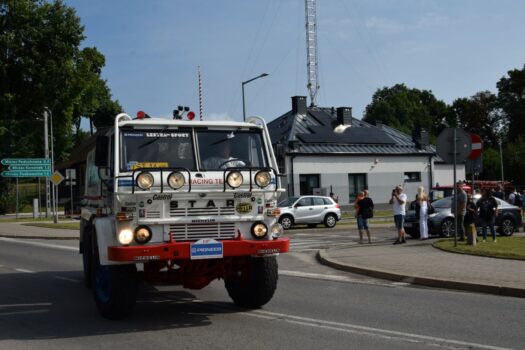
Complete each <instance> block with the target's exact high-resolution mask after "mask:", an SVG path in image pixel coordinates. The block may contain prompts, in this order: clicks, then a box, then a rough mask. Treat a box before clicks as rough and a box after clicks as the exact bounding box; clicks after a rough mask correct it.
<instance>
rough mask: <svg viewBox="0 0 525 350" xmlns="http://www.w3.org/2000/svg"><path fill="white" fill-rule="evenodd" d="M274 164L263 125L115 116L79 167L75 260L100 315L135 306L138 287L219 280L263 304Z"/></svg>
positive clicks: (258, 121) (267, 291) (277, 247)
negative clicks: (82, 183)
mask: <svg viewBox="0 0 525 350" xmlns="http://www.w3.org/2000/svg"><path fill="white" fill-rule="evenodd" d="M283 191H284V190H283V189H282V188H281V183H280V177H279V173H278V167H277V163H276V160H275V156H274V154H273V150H272V147H271V141H270V138H269V134H268V130H267V128H266V124H265V122H264V120H263V119H262V118H260V117H251V118H249V119H248V120H247V122H211V121H210V122H203V121H183V120H169V119H160V118H139V119H132V118H131V117H130V116H128V115H127V114H119V115H118V116H117V117H116V119H115V124H114V127H113V128H111V129H109V130H108V131H107V132H106V133H105V134H104V135H101V136H99V137H98V138H97V142H96V147H95V149H93V150H91V152H89V153H88V156H87V160H86V188H85V203H84V204H85V205H84V207H83V208H82V214H81V216H82V220H81V228H80V253H81V254H82V256H83V265H84V276H85V282H86V285H87V286H88V287H91V288H93V292H94V297H95V301H96V304H97V306H98V309H99V311H100V312H101V314H102V315H103V316H104V317H107V318H111V319H117V318H123V317H126V316H127V315H129V314H130V313H131V311H132V309H133V307H134V305H135V295H136V288H137V281H138V280H143V281H146V282H150V283H152V284H157V283H168V284H174V285H182V286H184V287H186V288H192V289H200V288H203V287H205V286H206V285H207V284H209V283H210V282H211V281H212V280H214V279H224V281H225V286H226V289H227V291H228V293H229V295H230V297H231V298H232V299H233V301H234V302H235V303H236V304H238V305H240V306H243V307H254V308H255V307H260V306H261V305H263V304H265V303H267V302H268V301H269V300H270V299H271V298H272V296H273V293H274V291H275V289H276V285H277V260H276V256H277V255H278V254H280V253H285V252H287V251H288V250H289V240H288V239H287V238H283V237H281V235H282V233H283V229H282V227H281V225H280V224H279V223H278V221H277V219H278V217H279V214H280V213H279V209H278V208H277V198H278V197H279V195H280V194H281V192H283Z"/></svg>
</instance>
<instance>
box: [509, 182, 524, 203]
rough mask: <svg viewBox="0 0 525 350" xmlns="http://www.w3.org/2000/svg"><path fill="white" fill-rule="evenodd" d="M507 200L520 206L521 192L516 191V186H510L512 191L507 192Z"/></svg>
mask: <svg viewBox="0 0 525 350" xmlns="http://www.w3.org/2000/svg"><path fill="white" fill-rule="evenodd" d="M508 202H509V203H510V204H512V205H515V206H517V207H520V208H521V206H522V205H523V198H522V197H521V194H520V193H519V192H518V191H516V187H512V191H511V192H510V194H509V200H508Z"/></svg>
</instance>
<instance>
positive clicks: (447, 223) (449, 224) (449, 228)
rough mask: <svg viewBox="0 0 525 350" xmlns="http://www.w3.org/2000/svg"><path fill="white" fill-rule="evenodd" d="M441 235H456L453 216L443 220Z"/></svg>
mask: <svg viewBox="0 0 525 350" xmlns="http://www.w3.org/2000/svg"><path fill="white" fill-rule="evenodd" d="M439 235H440V236H441V237H452V236H454V220H453V219H451V218H448V219H445V220H443V222H442V223H441V231H440V233H439Z"/></svg>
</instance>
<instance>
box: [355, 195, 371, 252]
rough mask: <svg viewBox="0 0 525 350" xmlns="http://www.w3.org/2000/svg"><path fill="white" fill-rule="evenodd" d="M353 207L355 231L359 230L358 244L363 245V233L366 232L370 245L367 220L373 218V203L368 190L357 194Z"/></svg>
mask: <svg viewBox="0 0 525 350" xmlns="http://www.w3.org/2000/svg"><path fill="white" fill-rule="evenodd" d="M359 194H360V196H358V197H357V199H356V203H355V205H354V207H355V208H356V218H357V229H358V230H359V243H363V231H365V232H366V236H367V238H368V244H370V243H372V237H371V234H370V229H369V228H368V219H370V218H371V217H373V216H374V202H373V201H372V199H371V198H370V196H369V193H368V190H363V191H362V192H360V193H359Z"/></svg>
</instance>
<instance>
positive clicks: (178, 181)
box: [168, 172, 186, 190]
mask: <svg viewBox="0 0 525 350" xmlns="http://www.w3.org/2000/svg"><path fill="white" fill-rule="evenodd" d="M185 183H186V179H185V178H184V175H182V174H181V173H179V172H175V173H171V174H170V176H168V185H170V187H171V188H173V189H174V190H178V189H179V188H181V187H182V186H184V184H185Z"/></svg>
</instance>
